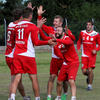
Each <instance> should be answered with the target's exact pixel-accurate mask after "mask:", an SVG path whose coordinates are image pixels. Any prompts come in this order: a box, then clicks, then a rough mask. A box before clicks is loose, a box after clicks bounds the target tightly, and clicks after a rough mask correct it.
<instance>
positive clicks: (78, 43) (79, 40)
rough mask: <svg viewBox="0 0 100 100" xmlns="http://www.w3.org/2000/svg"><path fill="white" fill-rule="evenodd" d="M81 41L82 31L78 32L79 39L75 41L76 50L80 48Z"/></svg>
mask: <svg viewBox="0 0 100 100" xmlns="http://www.w3.org/2000/svg"><path fill="white" fill-rule="evenodd" d="M81 41H82V32H80V35H79V39H78V41H77V50H78V49H80V47H81Z"/></svg>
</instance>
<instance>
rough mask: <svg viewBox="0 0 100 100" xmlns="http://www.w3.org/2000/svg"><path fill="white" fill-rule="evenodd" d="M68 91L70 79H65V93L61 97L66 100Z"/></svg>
mask: <svg viewBox="0 0 100 100" xmlns="http://www.w3.org/2000/svg"><path fill="white" fill-rule="evenodd" d="M67 91H68V81H63V95H62V97H61V100H66V98H67Z"/></svg>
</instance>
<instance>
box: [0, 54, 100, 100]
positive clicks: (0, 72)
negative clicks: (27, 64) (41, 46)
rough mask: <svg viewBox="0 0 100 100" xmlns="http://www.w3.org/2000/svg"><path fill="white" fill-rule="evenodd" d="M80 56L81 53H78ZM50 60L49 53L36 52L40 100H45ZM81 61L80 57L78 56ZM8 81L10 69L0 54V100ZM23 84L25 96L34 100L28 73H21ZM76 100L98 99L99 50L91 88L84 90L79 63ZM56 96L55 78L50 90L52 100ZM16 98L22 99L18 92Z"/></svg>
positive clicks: (69, 95)
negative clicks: (90, 89)
mask: <svg viewBox="0 0 100 100" xmlns="http://www.w3.org/2000/svg"><path fill="white" fill-rule="evenodd" d="M79 57H81V54H80V55H79ZM50 60H51V53H36V62H37V68H38V80H39V85H40V97H41V100H46V97H47V82H48V79H49V66H50ZM80 61H81V58H80ZM9 83H10V70H9V68H8V67H7V65H6V62H5V57H4V54H0V100H7V98H8V87H9ZM23 85H24V88H25V91H26V95H27V96H31V100H34V93H33V91H32V86H31V81H30V80H29V77H28V74H25V75H23ZM76 86H77V100H100V52H99V53H98V55H97V61H96V68H95V70H94V82H93V85H92V87H93V90H92V91H86V88H87V84H86V77H85V76H84V75H83V74H82V72H81V65H80V67H79V70H78V73H77V78H76ZM55 98H56V80H55V83H54V89H53V91H52V100H54V99H55ZM70 98H71V91H70V87H69V89H68V97H67V100H70ZM16 100H23V99H22V97H21V95H20V94H19V92H18V91H17V93H16Z"/></svg>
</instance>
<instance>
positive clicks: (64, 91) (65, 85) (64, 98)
mask: <svg viewBox="0 0 100 100" xmlns="http://www.w3.org/2000/svg"><path fill="white" fill-rule="evenodd" d="M63 66H65V68H66V73H67V74H68V65H67V64H66V63H65V62H64V63H63V65H62V67H63ZM67 91H68V80H67V81H63V95H62V97H61V100H66V99H67Z"/></svg>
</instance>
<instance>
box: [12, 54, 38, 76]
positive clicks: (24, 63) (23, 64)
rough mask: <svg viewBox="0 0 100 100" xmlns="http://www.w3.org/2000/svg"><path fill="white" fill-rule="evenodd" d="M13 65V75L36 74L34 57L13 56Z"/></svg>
mask: <svg viewBox="0 0 100 100" xmlns="http://www.w3.org/2000/svg"><path fill="white" fill-rule="evenodd" d="M13 63H14V65H15V69H14V70H15V74H17V73H21V74H22V73H24V74H25V73H29V74H37V66H36V61H35V58H34V57H27V56H20V55H14V58H13Z"/></svg>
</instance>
